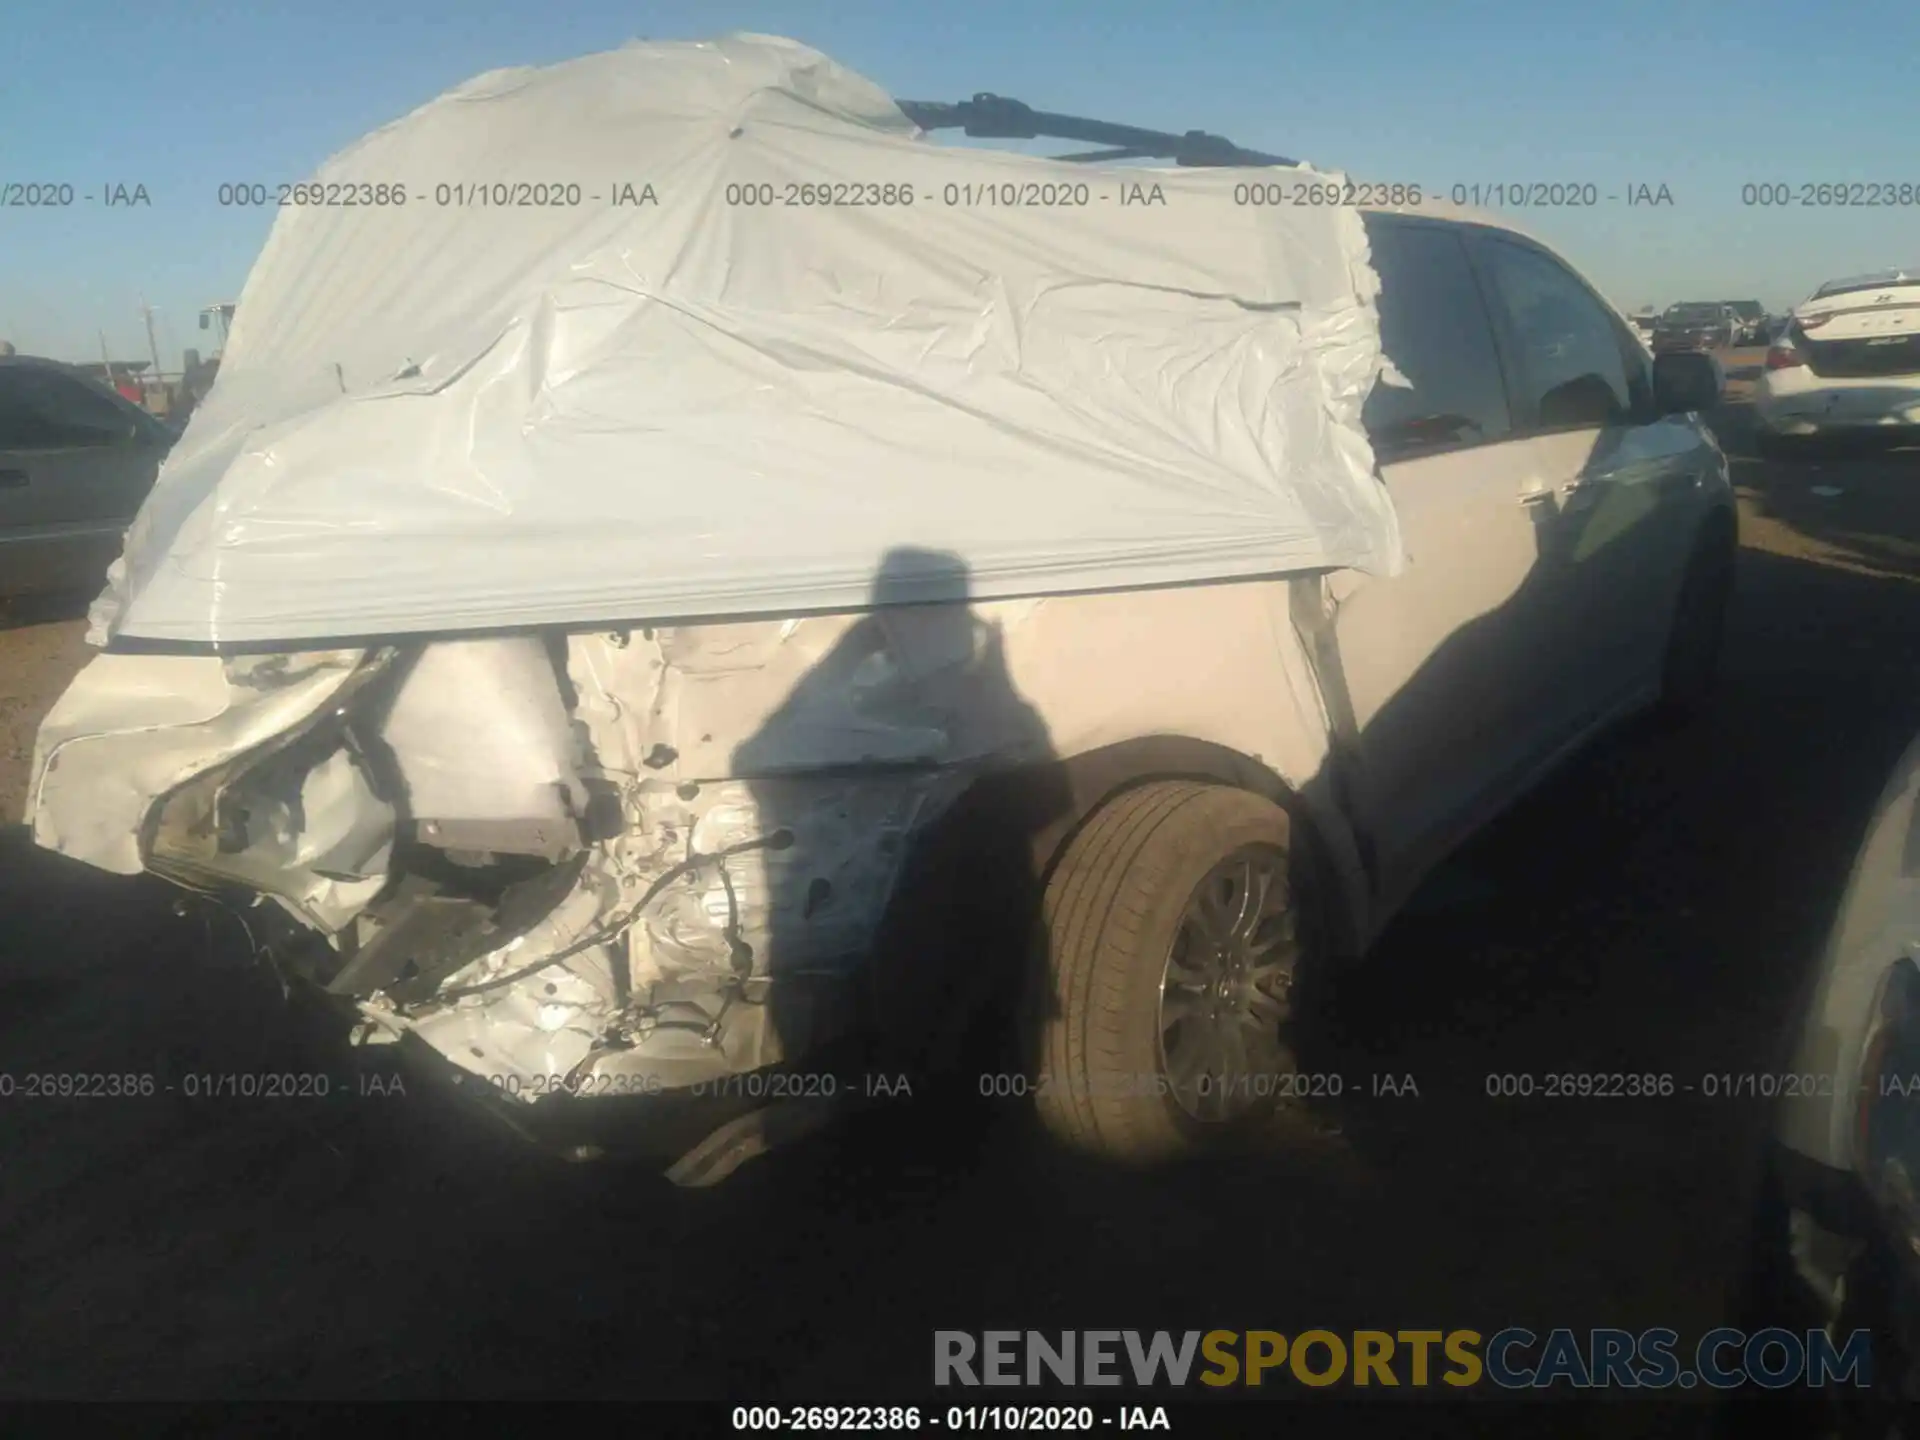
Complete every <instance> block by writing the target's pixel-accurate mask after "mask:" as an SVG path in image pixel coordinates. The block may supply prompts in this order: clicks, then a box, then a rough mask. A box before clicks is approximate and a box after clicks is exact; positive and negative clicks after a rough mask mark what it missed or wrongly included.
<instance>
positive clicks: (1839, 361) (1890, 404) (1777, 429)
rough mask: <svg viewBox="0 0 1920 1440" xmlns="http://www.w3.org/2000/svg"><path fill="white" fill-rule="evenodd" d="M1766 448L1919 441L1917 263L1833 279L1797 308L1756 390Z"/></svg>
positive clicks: (1756, 408)
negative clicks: (1859, 440)
mask: <svg viewBox="0 0 1920 1440" xmlns="http://www.w3.org/2000/svg"><path fill="white" fill-rule="evenodd" d="M1753 407H1754V421H1755V427H1756V430H1755V434H1756V438H1757V440H1758V441H1759V443H1760V445H1761V446H1762V447H1763V448H1766V449H1769V450H1773V451H1776V452H1777V451H1780V450H1782V449H1784V448H1786V447H1788V446H1791V445H1793V444H1795V443H1801V444H1804V443H1807V442H1811V441H1818V440H1822V439H1830V438H1833V437H1836V436H1842V435H1851V436H1863V435H1882V436H1887V437H1889V438H1893V439H1905V438H1909V437H1912V438H1920V268H1915V269H1907V270H1883V271H1879V272H1877V273H1875V274H1871V275H1857V276H1853V277H1851V278H1849V279H1845V280H1831V281H1828V282H1827V283H1826V284H1825V285H1822V286H1821V287H1820V288H1819V289H1818V290H1816V291H1815V292H1814V294H1813V297H1812V298H1811V299H1809V300H1807V301H1805V302H1804V303H1802V304H1801V305H1799V306H1798V307H1796V308H1795V310H1794V312H1793V315H1792V317H1791V318H1790V320H1789V322H1788V325H1787V329H1786V333H1785V334H1783V335H1782V336H1781V337H1780V338H1779V339H1778V340H1776V341H1775V342H1774V343H1773V345H1772V347H1771V348H1770V349H1769V350H1768V351H1767V361H1766V370H1765V371H1764V373H1763V374H1762V375H1761V377H1760V381H1759V383H1758V384H1757V385H1756V386H1755V387H1754V394H1753Z"/></svg>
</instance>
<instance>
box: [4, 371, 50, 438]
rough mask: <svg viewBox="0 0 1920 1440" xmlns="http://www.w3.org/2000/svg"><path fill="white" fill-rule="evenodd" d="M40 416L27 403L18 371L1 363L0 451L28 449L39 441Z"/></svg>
mask: <svg viewBox="0 0 1920 1440" xmlns="http://www.w3.org/2000/svg"><path fill="white" fill-rule="evenodd" d="M40 433H41V426H40V418H39V416H38V415H37V414H35V412H34V410H33V408H32V407H31V406H30V405H28V404H27V397H26V394H25V392H24V390H23V389H22V387H21V385H20V371H18V370H17V369H15V368H14V367H13V366H11V365H5V366H0V450H31V449H33V448H34V447H35V446H37V445H38V444H40V438H39V437H40Z"/></svg>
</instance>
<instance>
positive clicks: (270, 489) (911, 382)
mask: <svg viewBox="0 0 1920 1440" xmlns="http://www.w3.org/2000/svg"><path fill="white" fill-rule="evenodd" d="M1282 173H1283V175H1284V177H1285V178H1286V179H1287V180H1289V181H1294V180H1299V179H1301V178H1309V179H1310V178H1312V176H1311V175H1310V174H1308V172H1303V171H1291V170H1290V171H1285V172H1282ZM1262 177H1265V178H1274V175H1273V172H1265V171H1248V170H1197V169H1187V170H1179V169H1158V170H1148V169H1140V168H1130V167H1121V168H1107V167H1089V166H1085V165H1073V164H1068V163H1065V162H1059V161H1049V160H1041V159H1034V158H1030V157H1026V156H1020V155H1013V154H1008V153H1004V152H1000V151H992V150H980V149H970V148H963V147H948V146H943V145H939V144H936V143H933V142H931V141H929V140H928V139H927V138H926V137H924V136H922V135H921V134H920V133H919V132H918V131H917V130H916V129H915V127H914V126H913V125H912V123H911V122H910V121H908V120H907V118H906V117H905V116H904V115H903V114H902V113H901V112H900V110H899V109H898V107H896V106H895V105H894V104H893V102H892V101H891V99H889V97H888V96H887V95H886V94H885V93H884V92H882V91H881V90H880V89H879V88H878V87H877V86H875V85H873V84H872V83H871V82H869V81H867V80H865V79H863V78H861V77H860V76H858V75H855V74H853V73H851V72H849V71H847V70H845V69H843V68H841V67H840V66H838V65H836V64H834V63H833V62H832V61H830V60H828V59H827V58H826V57H825V56H823V55H820V54H819V53H818V52H816V51H813V50H811V49H808V48H806V47H805V46H802V45H799V44H796V43H794V42H792V41H788V40H780V39H772V38H767V37H759V36H739V37H733V38H729V39H726V40H722V41H719V42H714V43H700V44H694V43H674V44H637V45H632V46H628V47H626V48H624V49H621V50H617V51H612V52H609V53H606V54H599V55H591V56H587V57H585V58H583V59H579V60H574V61H569V62H567V63H564V64H559V65H553V66H549V67H545V68H538V69H516V70H505V71H497V72H494V73H491V74H488V75H484V76H481V77H479V78H478V79H475V80H473V81H470V82H469V83H467V84H466V85H463V86H461V87H459V88H458V89H456V90H454V91H452V92H450V93H448V94H447V95H444V96H442V97H441V98H439V99H438V100H435V101H433V102H432V103H431V104H428V105H426V106H425V107H423V108H422V109H420V110H417V111H415V112H414V113H413V114H411V115H408V116H406V117H405V118H404V119H401V120H399V121H396V122H395V123H393V124H391V125H389V126H387V127H385V128H384V129H381V130H378V131H376V132H374V133H373V134H372V135H370V136H368V137H367V138H366V139H364V140H362V141H361V142H360V143H358V144H357V145H354V146H353V147H351V148H350V149H348V150H347V151H345V152H344V153H342V154H341V155H339V156H337V157H336V158H335V159H333V160H331V161H330V162H328V163H327V165H326V166H325V167H323V169H322V170H321V171H320V173H319V174H318V176H317V177H316V179H315V181H314V185H315V186H316V187H317V188H316V189H313V190H310V191H307V192H303V195H304V198H305V199H306V200H308V201H318V202H324V203H295V204H292V205H289V206H288V207H287V208H285V209H283V210H282V211H281V214H280V217H279V219H278V221H277V222H276V224H275V225H274V228H273V232H272V234H271V236H270V237H269V239H268V241H267V245H266V248H265V250H264V251H263V253H262V254H261V256H260V258H259V261H258V262H257V263H256V265H255V267H254V270H253V273H252V275H251V276H250V277H249V279H248V281H247V285H246V288H245V291H244V292H243V294H242V296H241V299H240V301H239V310H238V314H237V316H236V319H235V322H234V327H233V331H232V335H231V338H230V342H229V344H228V347H227V350H226V353H225V356H224V358H223V361H222V367H221V374H220V377H219V380H218V383H217V384H216V385H215V387H214V390H213V393H212V394H211V396H209V398H208V399H207V400H206V402H205V403H204V404H203V405H202V406H201V408H200V409H199V411H198V412H197V413H196V414H195V415H194V417H193V420H192V423H191V425H190V427H189V429H188V432H187V435H186V437H185V439H184V440H183V441H182V443H181V444H180V445H179V446H178V448H177V449H176V450H175V451H174V453H173V455H172V456H171V458H170V459H169V461H168V463H167V465H166V468H165V470H164V471H163V473H162V475H161V477H160V480H159V483H158V484H157V485H156V486H155V488H154V490H153V493H152V496H151V498H150V499H149V501H148V502H147V504H146V506H145V507H144V509H143V510H142V512H141V514H140V516H139V518H138V520H137V522H136V523H135V525H134V527H133V530H132V533H131V535H130V537H129V541H128V545H127V551H126V555H125V557H124V560H123V561H122V562H121V564H120V565H118V566H116V568H115V570H114V572H113V574H112V576H111V577H110V580H109V586H108V590H107V593H106V594H105V595H103V596H102V597H101V601H100V602H99V604H98V605H97V606H96V609H95V621H96V627H95V635H96V637H98V638H106V637H107V636H109V635H124V636H129V637H142V638H146V639H151V640H166V641H179V642H225V643H242V642H247V643H259V642H271V641H286V642H289V643H290V644H291V643H292V642H311V641H315V640H321V639H326V638H339V637H349V636H372V635H395V634H402V633H409V632H425V631H445V630H470V629H480V628H489V627H500V626H519V625H529V624H558V623H588V622H594V621H601V620H632V621H641V620H650V619H666V618H688V617H720V616H737V615H744V614H753V613H788V612H792V611H797V610H812V609H844V608H855V607H860V606H863V605H865V604H867V603H869V602H870V599H871V598H873V597H872V594H871V592H872V590H873V577H874V576H875V575H876V573H878V572H879V571H880V569H881V566H882V564H883V561H888V557H891V560H890V561H889V563H888V570H887V575H888V587H887V593H886V595H885V597H884V598H886V599H890V600H891V599H898V600H935V599H946V598H958V597H960V596H962V595H972V596H974V597H1002V596H1013V595H1022V594H1036V593H1064V592H1070V591H1075V590H1087V589H1100V588H1106V587H1116V586H1117V587H1128V586H1138V585H1149V584H1159V583H1168V582H1183V581H1194V580H1203V579H1212V578H1222V577H1229V576H1246V575H1254V574H1264V573H1268V572H1279V571H1288V570H1296V569H1303V568H1310V567H1320V566H1356V567H1359V568H1363V569H1368V570H1373V571H1376V572H1386V573H1391V572H1392V571H1394V570H1395V569H1397V567H1398V564H1399V538H1398V533H1397V530H1396V528H1395V525H1394V520H1393V514H1392V510H1391V507H1390V505H1389V502H1388V499H1387V496H1386V493H1385V490H1384V488H1383V487H1382V486H1381V485H1380V483H1379V482H1378V480H1377V479H1376V478H1375V475H1374V471H1373V457H1372V452H1371V449H1370V447H1369V445H1368V443H1367V440H1366V437H1365V435H1364V433H1363V431H1362V430H1361V427H1360V406H1361V403H1362V401H1363V400H1364V398H1365V395H1366V392H1367V389H1368V387H1369V385H1370V384H1371V383H1372V379H1373V376H1374V373H1375V371H1376V369H1377V367H1378V361H1379V329H1378V319H1377V314H1376V311H1375V308H1374V305H1373V303H1372V297H1373V294H1374V291H1375V289H1376V284H1377V282H1376V280H1375V277H1374V274H1373V271H1372V269H1371V268H1370V266H1369V265H1368V263H1367V247H1366V236H1365V231H1364V229H1363V226H1362V223H1361V220H1360V217H1359V215H1358V214H1356V213H1355V212H1354V211H1353V210H1351V209H1348V208H1343V207H1337V206H1336V207H1317V206H1307V207H1299V206H1279V207H1276V206H1250V205H1240V204H1236V203H1235V200H1234V193H1233V192H1234V187H1235V186H1236V185H1241V184H1245V183H1246V182H1247V181H1249V180H1251V179H1258V178H1262ZM383 186H384V187H388V188H386V189H381V188H379V187H383ZM741 187H749V188H746V189H742V188H741ZM802 187H806V188H802ZM1078 187H1085V188H1084V189H1081V188H1078ZM396 190H397V191H399V192H403V193H404V196H405V200H404V203H398V202H396V201H395V199H394V195H395V193H396ZM1156 197H1157V203H1156ZM294 198H295V199H296V200H298V199H301V198H303V197H302V196H296V197H294ZM769 199H770V200H771V201H772V203H770V204H769V203H751V204H750V203H744V202H745V201H747V200H757V201H761V202H765V201H767V200H769ZM348 201H351V202H355V203H345V202H348ZM790 201H791V202H792V203H789V202H790Z"/></svg>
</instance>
